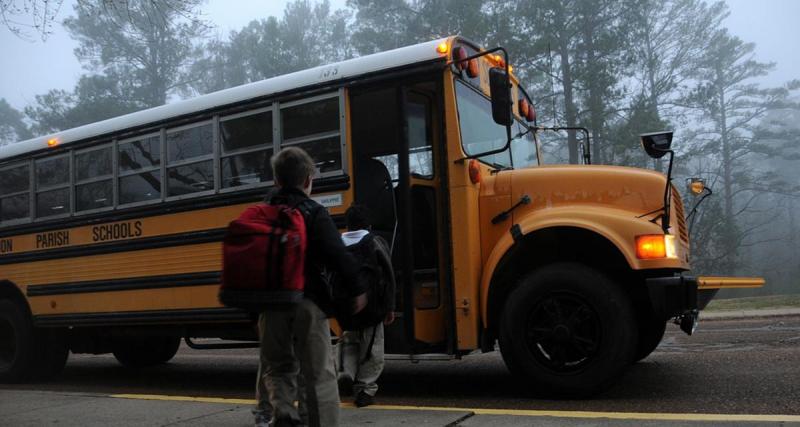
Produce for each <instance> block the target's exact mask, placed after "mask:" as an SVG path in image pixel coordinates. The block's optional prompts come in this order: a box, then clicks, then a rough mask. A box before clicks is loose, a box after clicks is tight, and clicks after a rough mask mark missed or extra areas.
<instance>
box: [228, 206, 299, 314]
mask: <svg viewBox="0 0 800 427" xmlns="http://www.w3.org/2000/svg"><path fill="white" fill-rule="evenodd" d="M303 213H304V212H301V210H300V206H299V205H298V206H294V207H293V206H289V205H281V204H276V205H271V204H266V203H262V204H259V205H255V206H251V207H249V208H247V209H246V210H245V211H244V212H242V214H241V215H240V216H239V218H238V219H236V220H234V221H232V222H231V223H230V224H229V225H228V230H227V233H226V234H225V239H224V240H223V243H222V286H221V287H220V291H219V301H220V302H221V303H222V304H223V305H226V306H228V307H237V308H243V309H247V310H250V311H255V312H258V311H263V310H264V309H266V308H269V307H275V306H281V305H287V304H293V303H297V302H299V301H300V299H301V298H302V297H303V289H304V287H305V258H306V225H305V219H304V215H303Z"/></svg>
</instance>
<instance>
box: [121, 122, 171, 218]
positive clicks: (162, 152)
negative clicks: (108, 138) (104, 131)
mask: <svg viewBox="0 0 800 427" xmlns="http://www.w3.org/2000/svg"><path fill="white" fill-rule="evenodd" d="M154 136H158V138H159V147H158V150H159V153H158V154H159V156H160V158H159V162H158V166H148V167H145V168H141V169H136V170H127V171H125V172H122V171H120V167H119V146H120V145H121V144H126V143H128V142H133V141H141V140H143V139H148V138H152V137H154ZM165 140H166V135H165V132H164V128H163V127H162V128H160V129H158V130H157V131H153V132H148V133H143V134H140V135H136V136H133V137H130V138H125V139H119V140H114V208H115V209H120V208H122V209H127V208H133V207H137V206H146V205H152V204H155V203H162V202H164V192H165V191H166V184H165V183H164V175H165V173H166V163H167V161H166V141H165ZM155 170H157V171H158V173H159V180H160V183H161V188H160V189H159V191H160V192H161V194H160V195H159V197H158V198H155V199H151V200H141V201H138V202H130V203H122V202H121V201H120V191H119V183H120V178H125V177H127V176H132V175H138V174H141V173H144V172H152V171H155Z"/></svg>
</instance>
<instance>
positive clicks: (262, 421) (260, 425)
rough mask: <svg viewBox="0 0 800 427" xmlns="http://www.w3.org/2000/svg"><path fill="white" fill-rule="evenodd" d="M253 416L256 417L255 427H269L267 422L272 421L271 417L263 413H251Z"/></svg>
mask: <svg viewBox="0 0 800 427" xmlns="http://www.w3.org/2000/svg"><path fill="white" fill-rule="evenodd" d="M253 415H255V416H256V427H269V421H270V419H272V416H271V415H269V414H267V413H265V412H264V411H253Z"/></svg>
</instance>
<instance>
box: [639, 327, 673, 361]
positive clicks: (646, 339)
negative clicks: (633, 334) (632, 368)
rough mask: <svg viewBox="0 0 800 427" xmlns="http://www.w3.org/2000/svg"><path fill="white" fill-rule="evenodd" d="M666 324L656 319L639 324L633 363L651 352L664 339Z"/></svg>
mask: <svg viewBox="0 0 800 427" xmlns="http://www.w3.org/2000/svg"><path fill="white" fill-rule="evenodd" d="M666 331H667V322H666V321H665V320H658V319H649V318H648V319H645V320H643V321H641V322H639V344H638V345H637V346H636V355H635V356H634V358H633V361H634V362H638V361H640V360H642V359H644V358H646V357H647V356H649V355H650V353H652V352H653V350H655V349H656V347H658V345H659V344H660V343H661V340H662V339H664V333H665V332H666Z"/></svg>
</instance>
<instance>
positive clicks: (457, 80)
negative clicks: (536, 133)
mask: <svg viewBox="0 0 800 427" xmlns="http://www.w3.org/2000/svg"><path fill="white" fill-rule="evenodd" d="M459 84H461V85H463V86H464V87H465V88H466V89H467V90H471V91H473V92H475V93H476V94H477V95H478V96H481V97H483V98H484V99H485V100H486V101H487V102H488V103H489V105H490V106H491V102H492V100H491V98H489V97H488V96H486V94H485V93H483V91H482V90H481V89H480V88H476V87H475V86H474V85H472V84H470V83H469V82H468V81H466V80H464V79H462V78H459V76H457V75H456V76H455V78H454V82H453V92H454V94H455V108H456V114H457V116H458V134H459V139H460V141H459V142H458V143H459V145H460V146H461V152H462V154H463V155H464V156H473V154H470V153H469V152H468V151H467V149H466V148H465V147H464V136H463V135H462V130H461V114H458V90H457V87H458V85H459ZM489 112H490V116H489V117H491V110H489ZM512 119H516V117H512ZM492 123H494V122H492ZM497 126H500V125H497ZM503 132H504V134H505V126H503ZM512 136H513V135H512ZM504 144H505V142H504ZM501 153H507V154H508V161H509V163H510V164H509V165H508V166H509V167H511V168H512V169H513V168H514V159H513V157H512V155H511V145H510V144H509V146H508V150H505V151H501V152H500V153H495V154H491V155H492V156H495V155H497V154H501ZM483 157H486V156H481V157H470V158H474V159H475V160H477V161H479V162H481V163H483V164H485V165H487V166H490V167H494V166H493V165H492V164H490V163H489V162H487V161H486V160H484V159H483Z"/></svg>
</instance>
